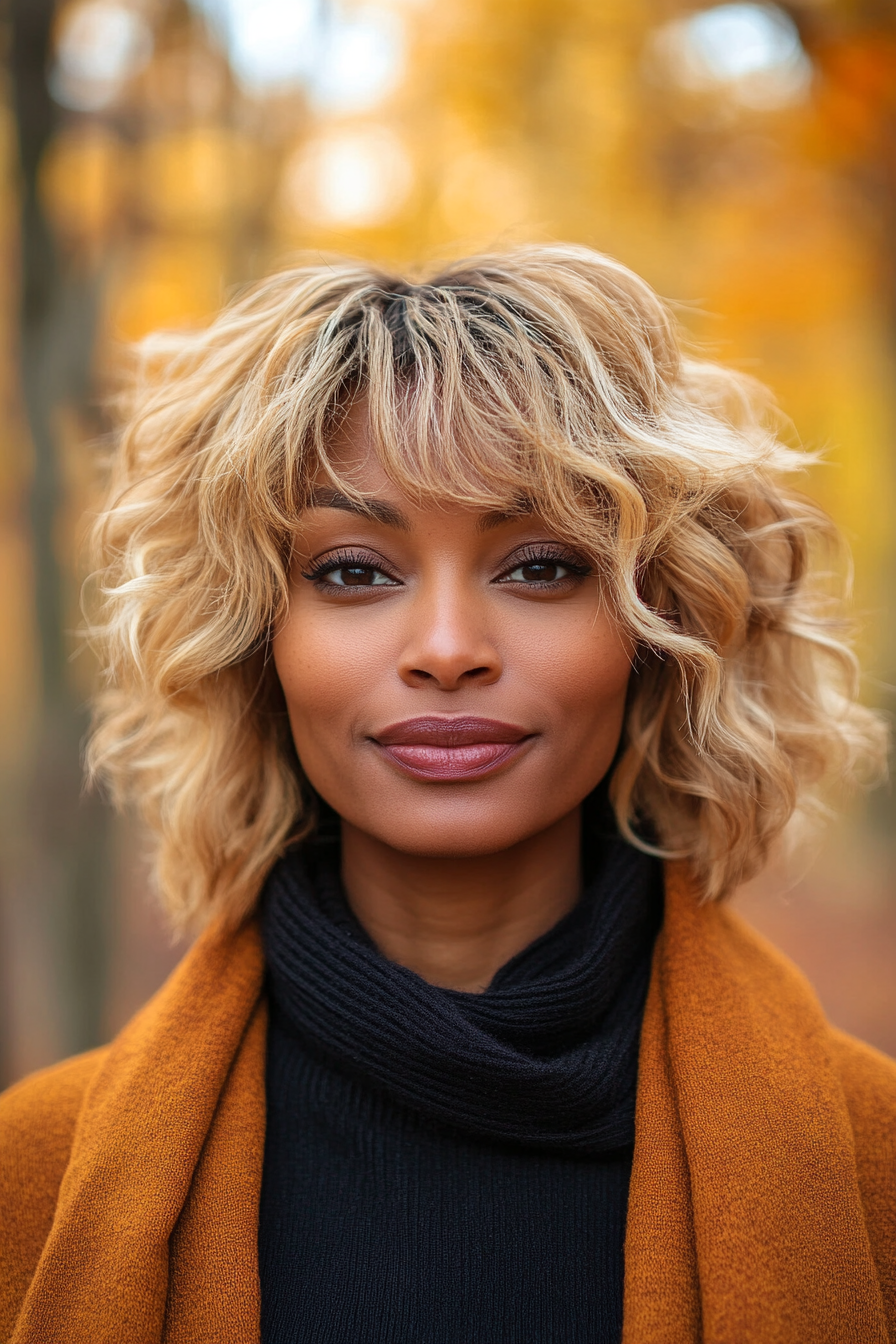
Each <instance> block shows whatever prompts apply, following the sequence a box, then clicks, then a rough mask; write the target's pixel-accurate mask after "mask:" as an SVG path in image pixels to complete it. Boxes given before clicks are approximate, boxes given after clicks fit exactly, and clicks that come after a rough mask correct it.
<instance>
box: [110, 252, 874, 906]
mask: <svg viewBox="0 0 896 1344" xmlns="http://www.w3.org/2000/svg"><path fill="white" fill-rule="evenodd" d="M358 395H363V396H364V397H366V399H367V403H368V406H369V415H370V424H371V430H372V434H373V437H374V441H375V443H376V445H377V448H378V451H379V453H380V455H381V459H382V462H383V465H384V467H385V469H386V472H387V473H388V474H389V476H390V477H391V478H392V480H393V481H394V482H395V484H396V485H397V486H399V487H400V488H402V489H404V490H405V491H407V492H408V494H410V495H412V496H414V497H415V498H416V499H420V500H426V499H429V500H438V501H445V500H449V501H453V502H455V503H456V504H459V505H464V506H471V507H479V508H488V509H494V508H497V509H502V510H505V511H508V512H512V511H514V510H520V509H524V508H525V509H532V508H534V509H537V511H538V512H539V513H540V514H541V515H542V516H543V517H544V519H545V521H546V522H547V523H548V524H549V525H550V526H552V527H554V528H556V530H557V533H558V534H559V535H560V536H561V537H562V538H564V539H566V540H567V541H569V542H571V543H574V544H575V545H576V547H577V548H578V549H579V550H581V551H584V552H585V553H586V554H587V555H588V556H589V557H590V558H591V560H592V561H593V563H594V564H595V565H596V566H597V567H599V571H600V573H601V574H602V575H603V578H604V582H605V588H606V593H607V597H608V599H609V600H610V601H611V602H612V605H613V608H614V610H615V613H616V615H617V616H618V619H619V620H620V621H621V622H622V624H623V625H624V626H625V627H626V628H627V630H628V631H629V632H630V634H631V635H632V636H633V638H634V640H635V641H636V645H637V649H638V655H637V663H636V667H635V671H634V673H633V676H632V681H631V687H630V694H629V702H628V708H627V714H626V721H625V728H624V735H623V742H622V745H621V749H620V753H619V756H618V758H617V762H616V765H615V768H614V771H613V775H612V779H611V785H610V787H611V798H612V801H613V805H614V808H615V811H616V815H617V818H618V822H619V825H620V827H621V828H622V831H623V832H624V833H625V834H626V835H627V836H628V837H629V838H630V839H631V840H632V841H633V843H635V844H638V845H641V846H642V847H644V848H650V849H653V850H655V851H656V852H660V853H662V854H664V855H667V856H676V857H684V858H686V859H688V860H689V862H690V864H691V865H692V867H693V869H694V871H695V873H696V876H697V878H698V880H699V882H700V885H701V888H702V891H703V893H704V894H705V896H706V897H707V898H718V897H721V896H724V895H725V894H726V893H728V892H729V891H730V890H731V889H732V888H733V887H734V886H735V885H736V884H737V883H739V882H740V881H742V880H743V879H745V878H747V877H749V876H750V875H751V874H753V873H755V872H756V871H757V870H758V869H759V868H761V866H762V865H763V863H764V861H765V860H766V857H767V855H768V851H769V847H770V845H771V844H772V842H773V841H774V839H775V838H776V837H777V836H778V835H779V834H780V833H781V831H782V830H783V829H784V827H785V825H786V823H787V822H788V821H789V819H790V817H791V816H792V814H793V813H794V811H795V810H796V809H797V808H802V809H804V810H805V809H807V808H808V809H811V808H812V807H813V806H817V797H818V790H819V786H820V785H822V784H823V782H824V781H825V779H826V778H828V777H830V776H835V777H839V778H854V777H856V776H857V775H859V774H860V773H861V772H862V771H863V770H865V771H868V770H870V771H871V772H872V773H874V772H876V771H878V770H879V769H880V768H881V766H882V762H883V757H884V735H883V729H882V726H881V724H880V722H879V721H878V719H877V718H876V717H875V716H874V715H873V714H872V712H871V711H869V710H867V709H865V708H863V707H862V706H861V705H859V704H858V703H857V702H856V682H857V667H856V662H855V658H854V655H853V654H852V652H851V651H850V648H849V647H848V645H847V643H846V642H844V638H843V631H842V629H841V626H840V624H839V618H838V616H837V612H836V609H835V605H832V601H831V598H830V595H828V596H825V591H824V589H823V586H820V585H819V583H818V581H817V579H816V578H815V577H814V564H815V560H816V558H817V554H818V553H819V547H823V546H824V545H825V544H827V543H829V542H832V541H834V540H835V533H834V530H833V525H832V524H831V523H830V521H829V519H828V518H827V517H826V516H825V515H824V514H823V513H822V511H821V510H820V509H819V508H818V507H817V506H816V505H815V504H813V503H811V502H810V501H809V500H807V499H805V498H803V497H801V496H800V495H798V494H796V493H795V492H794V491H792V490H790V489H789V488H787V487H786V486H785V485H784V484H783V483H782V476H784V475H787V474H788V473H791V472H793V471H795V470H797V469H800V468H802V467H803V466H804V465H805V463H806V461H807V460H808V459H807V458H806V456H805V455H804V454H802V453H799V452H797V451H795V450H793V449H790V448H788V447H786V446H785V445H784V444H783V443H782V442H781V441H780V439H779V438H778V437H777V435H776V433H775V428H774V419H773V416H772V415H771V414H770V407H769V403H768V398H767V397H766V395H765V394H764V393H763V391H762V389H761V388H760V387H759V386H758V385H757V384H754V383H753V382H752V381H751V380H749V379H747V378H745V377H743V376H741V375H739V374H736V373H733V372H731V371H728V370H725V369H722V368H720V367H718V366H715V365H713V364H710V363H707V362H703V361H699V360H695V359H693V358H688V357H686V355H685V354H684V353H683V352H682V347H681V343H680V340H679V337H678V333H677V330H676V326H675V323H674V321H673V318H672V316H671V314H670V311H669V309H668V308H667V307H666V306H665V305H664V304H663V303H662V302H661V301H660V300H659V299H658V298H657V296H656V295H655V294H654V293H653V291H652V290H651V289H650V287H649V286H648V285H647V284H646V283H645V282H644V281H642V280H641V279H639V278H638V277H637V276H635V275H634V274H633V273H632V272H631V271H629V270H627V269H626V268H625V267H624V266H622V265H620V264H619V263H617V262H615V261H613V260H611V259H609V258H607V257H605V256H602V255H599V254H597V253H595V252H592V251H589V250H588V249H585V248H582V247H572V246H555V247H528V248H523V249H520V250H517V251H513V252H509V253H506V254H496V255H487V256H480V257H474V258H472V259H468V260H464V261H459V262H457V263H456V264H454V265H451V266H448V267H447V268H444V269H442V270H441V271H440V273H438V274H436V275H434V276H432V277H431V278H424V279H422V280H419V281H415V282H411V281H408V280H405V279H401V278H398V277H396V276H392V275H387V274H384V273H381V272H380V271H378V270H376V269H373V268H370V267H368V266H365V265H362V264H357V263H351V262H345V261H342V260H340V259H338V258H337V259H333V260H332V261H329V262H325V263H318V264H315V265H307V266H299V267H297V268H295V269H291V270H287V271H283V272H282V273H280V274H277V275H274V276H272V277H271V278H269V279H267V280H265V281H264V282H263V283H261V284H259V285H258V286H257V287H255V288H254V289H252V290H251V292H249V293H247V294H245V295H244V296H242V297H240V298H238V299H237V300H236V301H235V302H233V303H232V304H230V305H229V306H228V307H226V308H225V309H224V310H223V312H222V313H221V314H220V315H219V316H218V317H217V318H216V319H215V320H214V321H213V322H212V323H211V325H209V326H208V327H207V328H206V329H205V330H203V331H201V332H199V333H192V334H179V335H163V336H156V337H153V338H150V339H149V340H148V341H146V342H145V343H144V346H143V349H142V359H141V361H140V364H139V371H138V374H137V376H136V378H135V380H134V385H133V395H132V403H131V406H130V412H129V417H128V419H127V422H126V423H125V425H124V428H123V431H122V433H121V437H120V442H119V445H118V448H117V452H116V455H115V460H114V468H113V473H112V482H111V487H110V494H109V498H108V501H107V504H106V507H105V509H104V511H103V512H102V514H101V515H100V517H99V519H98V522H97V525H96V528H95V534H94V541H95V545H96V554H97V562H98V574H99V585H98V601H99V609H98V611H97V612H96V616H95V619H94V621H93V625H92V635H93V639H94V642H95V644H96V645H97V646H98V648H99V650H100V652H101V656H102V660H103V666H104V668H105V684H104V689H102V690H101V692H100V694H99V696H98V697H97V702H96V713H95V723H94V729H93V734H92V738H91V741H90V744H89V748H88V767H89V770H90V773H91V775H92V776H93V777H94V778H97V777H99V778H103V779H105V780H106V781H107V782H108V783H109V784H110V785H111V789H112V792H113V796H114V797H115V799H116V800H117V801H118V802H119V803H124V802H126V801H128V800H131V801H133V802H135V803H136V805H137V807H138V808H139V811H140V812H141V813H142V814H143V816H144V817H145V818H146V820H147V821H148V822H149V825H150V827H151V828H152V829H153V831H154V832H155V834H156V837H157V842H158V846H157V871H158V878H159V883H160V887H161V891H162V893H163V896H164V899H165V901H166V903H167V906H168V909H169V911H170V913H171V915H172V917H173V919H174V921H175V923H178V924H186V923H194V924H195V923H197V922H201V921H202V920H203V919H205V918H208V917H209V916H210V915H211V914H212V913H214V912H219V913H222V914H223V915H224V916H225V917H226V918H228V919H231V920H233V921H236V920H238V919H240V918H242V917H243V916H244V915H245V914H246V913H247V912H248V911H249V910H250V909H251V908H252V906H253V904H254V902H255V900H256V897H257V893H258V891H259V888H260V885H261V882H262V880H263V878H264V876H265V874H266V872H267V871H268V870H269V868H270V867H271V865H272V864H273V862H274V861H275V859H276V858H277V856H278V855H279V854H280V853H281V852H282V850H283V847H284V845H285V844H286V843H287V841H288V840H291V839H294V838H296V837H301V836H303V835H306V834H307V833H308V832H309V830H310V829H311V828H312V826H313V825H314V799H313V797H312V794H311V791H310V790H309V788H308V787H307V784H306V783H305V781H304V780H303V778H302V772H301V768H300V766H299V763H298V761H297V759H296V756H295V752H294V749H293V747H292V743H291V739H290V736H289V728H288V723H287V720H286V716H285V712H284V706H283V702H282V694H281V692H280V689H279V684H278V682H277V678H276V673H275V671H274V667H273V663H272V661H271V659H270V657H269V647H268V646H269V640H270V635H271V632H272V630H273V629H274V628H275V627H276V624H277V622H278V620H279V619H281V617H282V616H283V614H284V612H285V609H286V604H287V598H288V570H289V558H290V550H291V544H292V538H293V536H294V531H295V523H296V519H297V516H298V514H299V513H300V512H301V510H302V509H303V507H305V506H306V504H307V502H308V490H309V484H310V482H311V481H312V479H314V478H315V477H317V478H318V479H319V478H320V476H321V475H323V477H324V478H325V479H329V480H331V481H332V483H333V485H334V486H335V487H336V488H337V489H339V490H340V491H342V492H343V493H344V494H348V495H350V496H355V497H358V491H357V489H356V487H355V486H354V484H353V483H352V481H351V479H344V478H341V477H340V474H339V470H338V466H337V465H336V464H335V463H334V461H333V460H332V458H331V454H330V445H331V442H332V438H333V431H334V427H335V425H336V423H337V422H338V419H339V417H340V416H341V415H342V414H344V411H345V408H346V406H347V404H349V403H350V401H351V400H352V399H353V398H354V397H356V396H358ZM645 837H646V838H645Z"/></svg>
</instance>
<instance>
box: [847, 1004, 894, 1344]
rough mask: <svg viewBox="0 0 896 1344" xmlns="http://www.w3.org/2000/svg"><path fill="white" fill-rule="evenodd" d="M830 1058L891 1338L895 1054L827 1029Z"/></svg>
mask: <svg viewBox="0 0 896 1344" xmlns="http://www.w3.org/2000/svg"><path fill="white" fill-rule="evenodd" d="M832 1037H833V1048H834V1063H835V1067H836V1069H837V1071H838V1073H839V1075H840V1081H841V1084H842V1086H843V1092H844V1096H845V1098H846V1106H847V1109H848V1111H849V1118H850V1121H851V1122H852V1131H853V1135H854V1137H855V1148H856V1171H857V1174H858V1178H859V1188H860V1190H861V1192H862V1203H863V1205H864V1208H865V1222H866V1226H867V1228H868V1238H869V1240H870V1242H871V1252H872V1254H873V1256H874V1259H875V1261H876V1263H877V1268H878V1273H879V1275H880V1284H881V1290H882V1293H883V1298H884V1304H885V1309H886V1312H887V1323H888V1326H889V1329H890V1337H891V1338H892V1339H896V1060H893V1059H890V1058H889V1056H888V1055H884V1054H882V1053H881V1052H880V1051H879V1050H875V1049H874V1048H873V1046H870V1045H865V1044H864V1042H862V1041H857V1040H855V1038H854V1037H852V1036H847V1035H846V1033H845V1032H841V1031H833V1032H832Z"/></svg>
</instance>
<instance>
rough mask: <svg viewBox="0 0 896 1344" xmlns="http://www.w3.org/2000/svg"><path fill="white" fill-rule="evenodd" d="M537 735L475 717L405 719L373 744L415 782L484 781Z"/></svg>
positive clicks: (374, 738) (375, 738) (380, 734)
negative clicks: (420, 780)
mask: <svg viewBox="0 0 896 1344" xmlns="http://www.w3.org/2000/svg"><path fill="white" fill-rule="evenodd" d="M532 737H533V734H531V733H527V732H526V730H525V728H520V727H519V726H518V725H517V724H513V723H502V722H500V721H499V720H497V719H480V718H472V717H468V716H465V717H458V718H437V717H435V716H433V717H429V718H418V719H406V720H404V721H403V722H402V723H393V724H391V725H390V726H389V727H388V728H385V729H383V731H382V732H379V733H377V734H376V735H375V736H374V737H373V738H372V741H373V742H375V744H376V745H377V747H378V748H379V749H380V751H382V753H383V755H384V756H386V757H387V758H388V759H389V760H390V761H391V762H392V763H393V764H394V765H397V766H398V767H399V769H400V770H402V772H403V773H404V774H406V775H410V776H411V777H412V778H414V779H428V780H441V781H450V780H464V779H481V778H482V777H483V776H484V775H489V774H492V773H493V772H494V771H496V770H499V769H501V767H502V766H504V765H506V764H507V763H508V762H509V761H511V760H512V759H513V758H514V757H516V756H518V755H519V753H520V752H521V751H522V750H523V748H524V747H525V745H526V743H527V742H530V741H531V740H532Z"/></svg>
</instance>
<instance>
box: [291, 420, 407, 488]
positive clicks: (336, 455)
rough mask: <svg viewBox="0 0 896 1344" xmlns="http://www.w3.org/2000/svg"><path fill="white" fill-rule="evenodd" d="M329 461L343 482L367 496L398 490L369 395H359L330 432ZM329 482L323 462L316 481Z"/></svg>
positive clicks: (330, 477) (330, 476)
mask: <svg viewBox="0 0 896 1344" xmlns="http://www.w3.org/2000/svg"><path fill="white" fill-rule="evenodd" d="M327 462H328V464H329V466H330V467H331V468H332V469H333V471H334V472H335V474H336V476H337V477H338V478H339V479H340V481H342V482H344V483H345V484H347V485H351V486H352V487H353V488H354V489H356V490H358V491H359V492H360V493H361V494H363V495H368V494H369V495H379V496H383V497H386V496H388V495H394V494H396V493H398V491H397V487H396V486H395V484H394V482H393V481H391V480H390V479H389V477H388V475H387V474H386V470H385V468H384V466H383V463H382V460H381V458H380V455H379V453H378V452H377V450H376V445H375V443H374V440H373V435H372V434H371V430H370V415H369V408H368V403H367V398H366V397H356V398H355V400H354V401H353V402H352V403H351V405H350V406H349V407H348V409H347V410H346V412H345V414H344V415H343V416H342V418H341V419H340V421H339V423H338V424H337V426H336V427H335V429H334V431H333V433H332V434H331V435H330V438H329V441H328V443H327ZM328 481H332V475H331V474H330V473H329V472H327V471H326V468H325V467H324V466H323V464H320V465H319V466H318V469H317V472H316V473H315V478H314V480H313V482H312V484H313V485H315V486H320V485H323V484H325V483H326V482H328Z"/></svg>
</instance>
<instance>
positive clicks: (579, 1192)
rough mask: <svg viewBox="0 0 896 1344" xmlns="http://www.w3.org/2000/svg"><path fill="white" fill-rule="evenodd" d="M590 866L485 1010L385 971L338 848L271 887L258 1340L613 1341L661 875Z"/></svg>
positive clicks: (598, 851)
mask: <svg viewBox="0 0 896 1344" xmlns="http://www.w3.org/2000/svg"><path fill="white" fill-rule="evenodd" d="M602 815H605V814H602ZM590 829H591V828H590ZM586 859H587V861H588V866H589V867H590V869H591V871H590V873H589V874H588V880H587V881H586V887H585V890H584V892H583V895H582V898H581V900H580V901H579V903H578V904H577V906H576V907H575V909H574V910H572V911H571V912H570V914H569V915H567V916H566V917H565V918H564V919H562V920H561V921H560V922H559V923H558V924H557V925H556V926H555V927H554V928H553V929H551V930H550V931H549V932H548V933H546V934H545V935H544V936H543V937H541V938H539V939H538V940H537V941H536V942H534V943H532V944H531V945H530V946H529V947H528V948H526V949H525V950H524V951H522V952H521V953H519V954H518V955H517V956H516V957H514V958H513V959H512V960H511V961H509V962H508V963H507V964H506V965H505V966H503V967H502V968H501V970H500V971H499V972H498V973H497V975H496V976H495V977H494V979H493V981H492V983H491V984H490V985H489V987H488V989H487V990H486V991H485V992H484V993H483V994H466V993H461V992H458V991H452V990H442V989H438V988H436V987H434V986H432V985H430V984H428V983H427V982H426V981H424V980H422V979H421V978H420V977H419V976H417V975H415V974H414V973H413V972H412V971H409V970H407V969H406V968H405V967H402V966H398V965H396V964H395V963H393V962H389V961H387V960H386V958H384V957H383V956H382V955H381V954H380V953H379V952H378V951H377V949H376V948H375V947H374V945H373V944H372V942H371V940H370V939H369V938H368V936H367V934H366V933H365V932H364V930H363V929H362V928H361V926H360V924H359V923H358V922H357V920H356V919H355V918H354V916H353V915H352V913H351V911H350V910H349V908H348V905H347V903H346V901H345V899H344V896H343V894H342V891H341V886H340V883H339V877H338V850H337V849H336V848H335V847H334V846H332V845H326V844H322V845H320V844H319V845H312V846H306V847H305V848H304V849H303V850H302V851H301V852H294V853H291V854H289V855H287V857H286V858H285V859H284V860H282V861H281V863H280V864H279V865H278V866H277V868H276V869H275V870H274V872H273V874H272V875H271V878H270V879H269V881H268V885H267V888H266V892H265V897H264V905H263V912H264V913H263V930H264V941H265V951H266V956H267V962H268V981H269V991H270V1000H271V1025H270V1032H269V1038H268V1063H267V1104H268V1125H267V1136H266V1141H265V1154H264V1177H263V1182H262V1195H261V1210H260V1222H259V1263H260V1271H261V1300H262V1330H261V1338H262V1344H536V1341H537V1342H538V1344H541V1341H544V1342H545V1344H548V1342H550V1341H558V1342H559V1341H562V1344H586V1341H587V1344H604V1341H606V1342H607V1344H609V1342H610V1341H613V1344H618V1341H619V1338H620V1334H621V1328H622V1280H623V1260H622V1249H623V1240H624V1235H625V1217H626V1207H627V1199H628V1184H629V1177H630V1174H631V1153H632V1143H633V1138H634V1099H635V1087H636V1081H637V1049H638V1037H639V1033H640V1025H641V1017H642V1014H643V1007H644V998H645V994H646V988H647V979H648V975H649V966H650V957H651V952H652V947H653V940H654V937H655V934H656V930H657V927H658V924H659V919H660V912H661V900H662V898H661V879H660V871H659V865H658V864H657V863H656V861H655V860H652V859H650V858H648V857H647V856H645V855H643V854H641V853H639V852H638V851H636V850H634V849H632V848H631V847H630V846H629V845H627V844H626V843H625V842H624V841H622V840H621V839H620V838H619V837H618V835H615V834H613V835H610V834H605V835H604V836H603V837H602V838H599V837H598V838H596V839H595V838H594V835H593V829H592V842H591V844H590V846H589V849H588V851H587V853H586ZM587 871H588V870H587V869H586V872H587Z"/></svg>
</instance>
